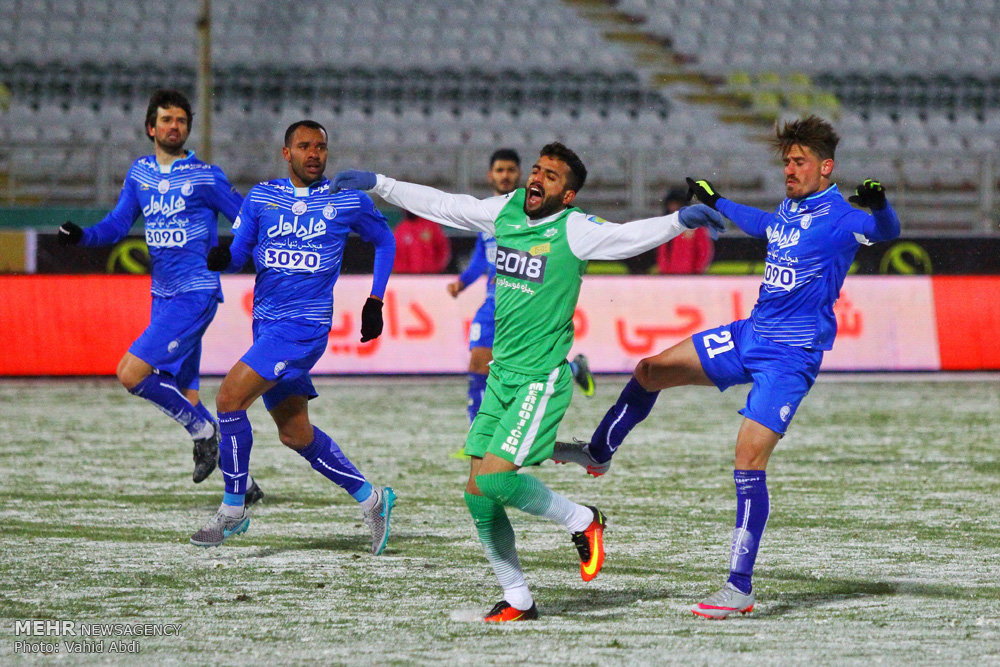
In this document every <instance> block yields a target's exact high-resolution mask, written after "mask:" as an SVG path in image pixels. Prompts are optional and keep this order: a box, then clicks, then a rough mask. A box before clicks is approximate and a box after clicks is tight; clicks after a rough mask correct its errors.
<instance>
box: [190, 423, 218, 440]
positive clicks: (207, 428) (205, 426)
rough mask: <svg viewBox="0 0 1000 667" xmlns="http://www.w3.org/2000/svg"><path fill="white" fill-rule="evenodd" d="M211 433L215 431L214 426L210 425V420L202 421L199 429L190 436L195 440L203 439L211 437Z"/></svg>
mask: <svg viewBox="0 0 1000 667" xmlns="http://www.w3.org/2000/svg"><path fill="white" fill-rule="evenodd" d="M213 433H215V426H214V425H212V422H210V421H203V422H202V427H201V430H199V431H198V433H197V434H196V435H193V436H191V437H192V438H193V439H195V440H204V439H205V438H211V437H212V434H213Z"/></svg>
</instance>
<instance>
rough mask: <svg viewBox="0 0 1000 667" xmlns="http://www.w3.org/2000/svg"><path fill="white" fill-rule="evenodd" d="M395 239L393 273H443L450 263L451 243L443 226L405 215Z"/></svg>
mask: <svg viewBox="0 0 1000 667" xmlns="http://www.w3.org/2000/svg"><path fill="white" fill-rule="evenodd" d="M393 234H394V235H395V237H396V263H395V265H394V266H393V272H394V273H443V272H444V270H445V268H447V266H448V262H450V261H451V241H449V240H448V237H447V236H445V233H444V232H443V231H441V225H438V224H435V223H433V222H431V221H430V220H425V219H424V218H421V217H419V216H416V215H413V214H412V213H410V212H409V211H403V218H402V219H401V220H400V221H399V224H398V225H396V229H394V230H393Z"/></svg>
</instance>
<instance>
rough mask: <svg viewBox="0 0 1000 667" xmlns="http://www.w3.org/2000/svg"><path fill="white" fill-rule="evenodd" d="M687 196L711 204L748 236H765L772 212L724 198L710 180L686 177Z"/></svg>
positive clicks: (772, 215) (707, 204)
mask: <svg viewBox="0 0 1000 667" xmlns="http://www.w3.org/2000/svg"><path fill="white" fill-rule="evenodd" d="M687 184H688V198H689V199H690V198H691V197H697V198H698V201H700V202H701V203H702V204H705V205H706V206H711V207H712V208H714V209H715V210H717V211H719V212H720V213H722V215H724V216H726V217H727V218H729V219H730V220H732V221H733V223H735V225H736V226H737V227H739V228H740V229H742V230H743V231H744V232H746V233H747V234H749V235H750V236H755V237H757V238H766V237H767V231H766V230H767V226H768V224H770V223H771V222H772V218H773V217H774V214H773V213H768V212H767V211H762V210H760V209H758V208H754V207H752V206H744V205H743V204H737V203H736V202H734V201H731V200H729V199H726V198H725V197H723V196H722V195H720V194H719V192H718V190H716V189H715V186H714V185H712V182H711V181H708V180H705V179H701V180H695V179H693V178H691V177H690V176H688V177H687Z"/></svg>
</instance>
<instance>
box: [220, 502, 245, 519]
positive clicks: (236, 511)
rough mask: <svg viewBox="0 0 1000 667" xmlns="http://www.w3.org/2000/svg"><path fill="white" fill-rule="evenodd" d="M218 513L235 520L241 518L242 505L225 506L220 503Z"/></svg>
mask: <svg viewBox="0 0 1000 667" xmlns="http://www.w3.org/2000/svg"><path fill="white" fill-rule="evenodd" d="M219 511H220V512H222V513H223V514H225V515H226V516H231V517H233V518H236V517H238V516H243V505H227V504H226V503H222V504H221V505H219Z"/></svg>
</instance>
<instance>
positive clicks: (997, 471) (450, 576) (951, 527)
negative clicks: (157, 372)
mask: <svg viewBox="0 0 1000 667" xmlns="http://www.w3.org/2000/svg"><path fill="white" fill-rule="evenodd" d="M218 382H219V379H218V378H209V379H207V380H206V381H205V383H204V384H205V385H206V386H205V388H204V390H203V397H204V398H205V399H206V402H207V403H208V404H209V405H212V404H213V398H214V391H215V389H216V388H217V387H218ZM623 384H624V378H623V377H621V376H614V377H600V378H598V395H597V397H596V398H594V399H589V400H588V399H585V398H583V397H582V396H580V395H579V393H578V394H577V395H576V396H575V397H574V400H573V405H572V406H571V408H570V411H569V413H568V415H567V418H566V420H565V421H564V422H563V425H562V429H561V432H560V435H561V437H563V438H568V437H571V436H588V435H589V434H590V432H591V430H592V429H593V427H594V426H595V425H596V424H597V422H598V421H599V419H600V417H601V415H602V414H603V412H604V411H605V410H606V409H607V407H608V406H609V405H610V403H611V402H612V401H613V400H614V398H615V396H617V393H618V390H619V389H620V388H621V387H622V386H623ZM318 386H319V391H320V394H321V395H320V397H319V398H318V399H316V400H314V401H313V402H312V403H311V406H310V410H311V413H312V417H313V421H314V422H315V423H316V424H317V425H318V426H320V427H321V428H323V429H324V430H326V431H327V432H328V433H330V434H331V435H332V436H333V437H334V439H335V440H337V441H338V442H339V443H340V444H341V445H342V447H343V449H344V450H345V452H346V453H347V454H348V455H349V456H350V457H351V458H352V459H353V460H354V461H355V463H357V465H358V467H359V468H360V469H361V470H362V471H363V472H365V473H366V474H367V475H368V477H369V479H371V480H372V481H373V482H375V483H383V484H384V483H388V484H390V485H392V486H393V487H394V488H395V489H396V491H397V492H398V494H399V501H398V504H397V506H396V510H395V512H394V514H393V524H392V539H391V540H390V543H389V547H388V549H387V551H386V554H385V555H384V556H383V557H381V558H373V557H371V556H370V555H369V553H368V548H369V539H368V535H367V533H366V529H365V528H364V527H363V526H362V524H361V514H360V511H359V509H358V508H357V506H356V505H355V503H354V502H353V501H352V500H351V499H350V498H349V497H348V496H347V495H346V494H345V493H343V492H342V491H341V490H340V489H338V488H336V487H333V486H332V485H331V484H330V483H329V482H327V481H326V480H325V479H324V478H322V477H320V476H319V475H318V474H316V473H315V472H313V471H312V469H311V468H310V467H309V466H308V465H307V464H306V462H305V461H303V460H302V459H301V458H300V457H298V456H297V455H295V454H294V453H293V452H291V451H289V450H286V449H285V448H284V447H282V446H281V445H280V444H279V443H278V441H277V438H276V436H275V429H274V425H273V423H272V422H271V421H270V418H269V417H268V416H267V414H266V413H265V412H264V410H263V407H262V406H261V405H259V404H258V405H255V406H254V407H253V408H252V409H251V420H252V421H253V423H254V428H255V433H256V444H255V447H254V450H253V457H252V466H253V472H254V474H255V477H257V479H258V480H259V482H260V484H261V486H262V488H263V489H264V491H265V493H266V494H267V496H266V498H265V500H264V502H263V504H262V505H261V506H258V507H257V508H256V511H255V512H254V513H253V520H252V522H251V525H250V529H249V531H248V532H247V533H246V534H245V535H243V536H241V537H239V538H234V539H232V540H231V541H230V542H227V543H226V544H225V545H223V546H222V547H220V548H217V549H198V548H196V547H193V546H190V545H189V544H188V537H189V535H190V534H191V533H192V532H193V531H194V530H195V529H197V528H198V527H199V526H200V525H201V524H202V523H203V522H204V521H205V520H206V519H207V518H208V517H209V516H210V515H211V514H212V513H213V511H214V510H215V507H216V506H217V504H218V502H219V500H220V497H221V477H220V476H219V475H218V473H214V474H213V475H212V477H210V478H209V479H208V480H207V481H206V482H204V483H202V484H200V485H197V486H196V485H193V484H192V483H191V479H190V471H191V461H190V458H191V447H190V441H189V440H188V439H187V437H186V435H185V434H184V432H183V430H182V429H181V428H180V427H178V426H176V425H175V424H173V423H172V422H170V421H169V420H168V419H167V418H166V417H164V416H163V415H161V414H160V413H159V412H157V411H156V410H155V409H153V408H152V407H151V406H150V405H148V404H146V403H145V402H144V401H142V400H140V399H137V398H134V397H132V396H130V395H128V394H127V393H126V392H125V391H124V390H123V389H121V387H119V386H118V385H117V384H116V382H114V381H113V380H111V379H99V380H93V379H91V380H83V379H81V380H64V381H55V380H52V381H49V380H3V381H0V538H2V539H0V551H2V553H0V581H2V583H3V585H2V587H0V663H2V664H28V663H31V664H104V663H107V664H122V663H124V664H140V663H145V664H148V665H159V664H211V665H241V666H242V665H250V664H318V665H332V664H428V665H429V664H498V665H517V664H560V665H576V664H593V665H606V664H615V665H618V664H621V665H633V664H673V663H676V664H684V665H717V664H718V665H723V664H725V665H733V664H748V665H749V664H765V665H769V664H802V665H828V664H836V665H844V664H846V665H869V664H892V665H917V664H976V665H980V664H1000V435H998V425H1000V379H998V377H997V376H996V375H974V376H972V375H970V376H940V375H939V376H927V375H913V376H908V375H904V376H836V375H835V376H823V377H821V379H820V382H819V383H818V384H817V385H816V387H815V388H814V389H813V391H812V392H811V394H810V396H809V397H808V398H807V399H806V401H805V403H804V404H803V406H802V408H801V409H800V410H799V413H798V415H797V417H796V421H795V423H794V424H793V427H792V429H791V431H790V432H789V435H788V436H787V437H786V438H785V439H784V441H783V442H782V443H781V444H780V445H779V447H778V450H777V451H776V453H775V455H774V456H773V457H772V459H771V467H770V469H769V471H768V485H769V488H770V492H771V506H772V514H771V518H770V521H769V523H768V529H767V533H766V534H765V536H764V543H763V546H762V550H761V554H760V556H759V558H758V564H757V574H756V577H755V584H756V589H757V595H758V605H757V609H756V611H754V613H752V614H750V615H748V616H745V617H734V618H730V619H729V620H726V621H722V622H712V621H707V620H703V619H700V618H696V617H694V616H693V615H691V614H690V613H689V612H688V611H687V609H688V607H689V606H690V605H691V604H692V603H694V602H697V601H698V600H699V599H700V598H701V597H703V596H704V595H706V594H708V593H710V592H712V591H713V590H715V589H716V588H718V587H719V586H720V585H721V584H722V583H723V581H724V579H725V575H726V559H727V555H728V549H729V537H730V533H731V530H732V524H733V520H734V517H733V509H734V507H733V506H734V500H733V482H732V449H733V445H734V441H735V434H736V429H737V427H738V425H739V420H740V419H741V418H740V417H739V415H737V414H736V410H737V409H739V408H740V407H741V406H742V404H743V401H744V398H745V389H744V390H740V389H734V390H730V391H729V392H726V393H725V394H719V393H718V392H717V391H715V390H714V389H708V388H690V389H675V390H672V391H669V392H665V393H664V394H663V395H661V397H660V399H659V402H658V403H657V406H656V408H655V409H654V411H653V414H652V416H651V417H650V419H649V420H648V421H647V422H645V423H644V424H643V425H641V426H640V427H639V428H638V429H637V430H636V431H635V432H634V433H633V436H632V439H631V441H630V442H629V443H628V444H626V446H625V447H624V448H623V449H622V450H621V452H620V453H619V456H618V458H617V459H616V460H615V465H614V467H613V468H612V470H611V473H610V474H608V475H606V476H604V477H602V478H599V479H593V478H590V477H587V476H585V475H584V474H583V471H582V470H581V469H580V468H577V467H571V466H557V465H554V464H551V463H547V464H545V465H543V466H542V467H540V468H536V469H533V470H532V471H531V474H536V475H538V476H539V477H540V478H541V479H543V480H544V481H545V482H546V483H547V484H549V485H550V486H551V487H553V488H554V489H555V490H557V491H559V492H561V493H563V494H565V495H567V496H569V497H571V498H573V499H575V500H579V501H581V502H583V501H585V502H586V503H588V504H596V505H598V506H600V507H601V508H602V509H603V510H604V511H605V513H606V514H607V515H608V517H609V521H610V527H609V530H608V532H607V533H606V544H607V554H608V555H607V562H606V564H605V566H604V570H603V571H602V573H601V575H600V576H599V577H598V578H597V579H596V580H594V581H593V582H591V583H589V584H585V583H583V582H582V581H580V579H579V565H578V563H579V561H578V559H577V556H576V552H575V549H574V548H573V547H572V545H571V543H570V541H569V538H568V536H567V535H566V534H565V533H562V532H561V531H560V530H559V529H558V528H556V527H555V526H553V525H551V524H549V523H547V522H545V521H544V520H541V519H536V518H534V517H529V516H527V515H525V514H523V513H520V512H517V511H511V516H512V521H513V524H514V527H515V530H516V532H517V537H518V540H519V547H520V552H521V558H522V562H523V565H524V568H525V571H526V572H527V576H528V579H529V584H530V585H531V586H532V588H533V591H534V593H535V596H536V599H537V602H538V606H539V610H540V613H541V615H542V616H541V618H540V619H539V620H538V621H535V622H530V623H516V624H506V625H503V626H495V625H486V624H484V623H478V622H473V621H471V620H470V618H471V617H474V616H477V615H481V614H482V613H483V612H485V611H486V610H488V609H489V608H490V607H491V606H492V605H493V603H494V602H496V601H497V600H499V599H500V592H499V589H498V587H497V585H496V583H495V580H494V578H493V575H492V572H491V571H490V569H489V566H488V565H487V562H486V560H485V558H484V556H483V554H482V551H481V549H480V547H479V544H478V542H477V541H476V540H475V538H474V534H473V528H472V525H471V521H470V519H469V516H468V512H467V510H466V508H465V505H464V503H463V500H462V488H463V484H464V481H465V477H466V468H467V463H465V462H464V461H460V460H457V459H454V458H449V456H448V455H449V453H451V452H453V451H454V450H455V449H457V448H458V447H459V446H460V444H461V443H462V441H463V439H464V432H465V429H466V422H465V412H464V402H465V389H464V379H462V378H457V377H446V378H406V379H391V378H379V379H322V380H319V382H318ZM28 619H52V620H60V621H71V622H73V623H75V624H77V625H79V624H91V623H108V624H110V623H118V624H130V627H132V631H133V632H134V631H135V625H134V624H142V625H141V626H140V627H143V626H145V625H148V626H150V627H152V628H164V627H170V628H173V632H172V633H171V634H169V635H164V634H161V635H159V636H157V635H155V634H154V635H153V636H145V635H142V636H135V635H127V636H118V637H113V638H107V637H105V638H103V639H102V638H93V637H91V638H89V639H88V638H86V637H80V636H72V635H69V636H67V635H62V636H57V635H51V634H50V635H47V636H26V635H25V630H24V627H23V625H21V626H20V630H19V626H18V622H19V621H25V620H28ZM113 640H125V641H119V642H118V643H115V641H113ZM19 641H20V642H29V643H35V644H39V643H47V644H48V645H49V646H48V648H49V649H50V650H49V651H48V652H49V653H50V654H49V655H44V656H43V655H39V654H37V653H35V654H30V653H29V654H25V653H23V652H21V651H18V650H16V647H17V646H18V645H17V642H19ZM87 642H90V643H89V644H88V643H87ZM98 642H100V646H98ZM53 646H54V647H55V648H56V651H53V650H51V649H52V648H53ZM74 647H75V648H81V647H83V648H89V650H92V651H94V652H92V653H89V654H86V655H79V654H69V653H68V649H69V648H74ZM43 648H44V647H43ZM111 648H114V649H118V650H126V651H129V650H131V652H127V653H111V652H110V649H111ZM97 651H100V652H97ZM135 651H138V654H136V652H135Z"/></svg>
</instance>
